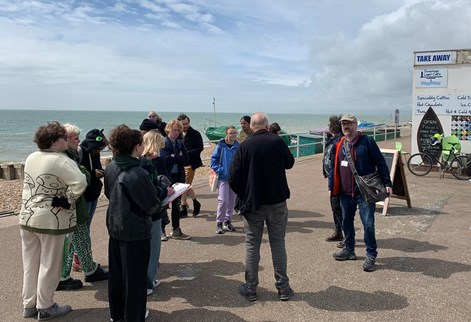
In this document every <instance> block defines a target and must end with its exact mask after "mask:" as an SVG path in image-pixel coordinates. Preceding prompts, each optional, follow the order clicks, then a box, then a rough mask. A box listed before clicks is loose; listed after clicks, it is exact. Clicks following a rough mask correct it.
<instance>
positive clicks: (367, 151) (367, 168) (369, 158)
mask: <svg viewBox="0 0 471 322" xmlns="http://www.w3.org/2000/svg"><path fill="white" fill-rule="evenodd" d="M358 135H359V137H358V140H356V142H355V144H354V145H353V146H352V147H351V149H350V153H351V155H352V159H353V161H354V162H355V168H356V169H357V172H358V175H360V176H363V175H367V174H371V173H374V172H375V171H376V170H378V172H379V174H380V176H381V178H382V179H383V181H384V184H385V185H386V187H392V182H391V178H390V176H389V168H388V165H387V164H386V161H385V160H384V157H383V154H382V153H381V151H380V149H379V147H378V145H377V144H376V141H375V140H374V139H373V138H371V137H369V136H366V135H363V134H362V133H361V132H358ZM344 140H345V137H342V138H341V139H340V140H339V141H338V142H337V143H335V144H336V145H335V153H333V154H332V155H333V160H332V161H333V164H334V166H333V167H332V168H331V174H330V176H329V190H330V191H331V194H332V196H337V195H340V194H341V193H342V191H341V190H342V189H341V182H340V161H341V160H339V157H338V155H339V150H340V149H341V148H342V145H343V144H344V143H343V142H344ZM352 184H353V185H354V192H355V195H359V194H360V191H359V190H358V187H357V185H356V182H355V180H353V183H352Z"/></svg>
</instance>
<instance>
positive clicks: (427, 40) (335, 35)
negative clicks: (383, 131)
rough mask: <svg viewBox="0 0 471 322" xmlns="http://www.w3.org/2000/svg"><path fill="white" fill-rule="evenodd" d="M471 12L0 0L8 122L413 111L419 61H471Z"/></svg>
mask: <svg viewBox="0 0 471 322" xmlns="http://www.w3.org/2000/svg"><path fill="white" fill-rule="evenodd" d="M470 2H471V1H470V0H448V1H447V0H423V1H420V0H406V1H403V2H400V1H396V0H382V1H380V0H361V1H360V0H352V1H348V2H345V1H340V0H331V1H328V0H323V1H309V0H293V1H281V0H278V1H277V0H260V1H247V0H241V1H229V0H220V1H209V0H194V1H191V2H190V1H177V0H165V1H164V0H138V1H132V0H121V1H115V2H112V3H108V2H96V1H58V2H56V1H39V0H36V1H33V0H29V1H26V0H18V1H15V2H12V1H7V0H0V39H2V41H1V42H0V84H1V86H0V96H1V97H2V101H1V102H0V108H51V107H52V108H54V107H55V108H77V109H84V108H87V107H89V108H94V109H96V108H108V107H113V108H114V109H116V108H119V109H135V108H136V107H138V108H142V109H148V108H150V107H151V106H152V107H155V105H154V104H155V102H156V101H159V102H160V103H161V104H162V105H161V106H159V107H158V108H161V109H162V110H166V109H168V110H170V109H172V108H179V109H181V106H185V107H188V109H189V111H205V110H207V109H208V108H210V105H209V103H208V102H210V101H211V99H212V97H213V96H216V97H217V98H218V101H219V102H224V103H223V104H219V106H220V107H219V108H220V109H221V110H222V111H232V110H240V106H244V107H245V108H246V109H247V110H248V111H250V110H251V109H257V110H260V109H261V108H266V110H267V111H268V112H287V111H290V112H293V111H294V112H317V113H322V112H324V113H329V112H331V111H345V110H346V109H349V110H352V111H361V112H368V111H371V112H384V113H390V112H391V111H392V110H393V109H394V108H396V107H399V108H402V109H408V108H410V104H411V91H412V84H411V77H412V76H411V71H412V56H413V51H417V50H433V49H455V48H467V47H469V43H470V40H471V39H470V38H471V36H470V35H469V32H468V26H467V21H468V20H469V18H470V15H471V12H470V10H471V9H469V8H471V6H470ZM18 93H27V94H28V95H24V94H18ZM157 98H158V99H157ZM32 104H34V105H32Z"/></svg>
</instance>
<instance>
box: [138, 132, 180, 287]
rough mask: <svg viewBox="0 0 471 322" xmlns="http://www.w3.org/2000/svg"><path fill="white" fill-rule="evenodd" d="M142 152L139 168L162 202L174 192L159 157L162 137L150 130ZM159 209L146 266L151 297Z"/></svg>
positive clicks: (163, 212) (155, 282) (161, 212)
mask: <svg viewBox="0 0 471 322" xmlns="http://www.w3.org/2000/svg"><path fill="white" fill-rule="evenodd" d="M143 144H144V151H143V152H142V157H141V158H140V160H141V166H142V167H143V168H144V169H145V170H146V171H147V172H149V175H150V178H151V180H152V184H153V185H154V187H155V189H156V190H157V192H158V194H159V199H160V200H164V199H165V198H166V197H167V196H170V195H172V194H173V193H174V192H175V190H174V189H173V188H172V187H171V182H170V179H168V173H167V166H166V164H165V161H164V160H163V159H162V158H161V157H160V150H161V149H162V148H163V147H164V137H163V136H162V135H161V134H160V133H159V132H158V131H156V130H151V131H149V132H147V133H146V134H144V143H143ZM163 206H164V205H163V204H162V207H159V208H158V209H157V210H156V211H155V212H154V213H153V214H152V234H151V235H152V237H151V240H150V259H149V265H148V266H147V295H151V294H152V293H153V292H154V290H155V288H156V287H157V286H158V285H159V284H160V281H159V280H158V279H155V277H156V276H157V268H158V266H159V258H160V246H161V239H160V237H161V236H160V235H161V231H162V218H163V216H164V215H166V212H167V209H166V208H165V207H163ZM166 217H167V218H166V219H167V221H168V216H166Z"/></svg>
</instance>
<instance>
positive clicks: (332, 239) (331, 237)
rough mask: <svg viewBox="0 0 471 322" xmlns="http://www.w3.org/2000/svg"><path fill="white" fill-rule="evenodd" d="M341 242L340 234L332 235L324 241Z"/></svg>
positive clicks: (341, 236)
mask: <svg viewBox="0 0 471 322" xmlns="http://www.w3.org/2000/svg"><path fill="white" fill-rule="evenodd" d="M342 240H343V235H342V233H337V232H335V233H333V234H332V235H331V236H329V237H327V238H326V239H325V241H328V242H335V241H342Z"/></svg>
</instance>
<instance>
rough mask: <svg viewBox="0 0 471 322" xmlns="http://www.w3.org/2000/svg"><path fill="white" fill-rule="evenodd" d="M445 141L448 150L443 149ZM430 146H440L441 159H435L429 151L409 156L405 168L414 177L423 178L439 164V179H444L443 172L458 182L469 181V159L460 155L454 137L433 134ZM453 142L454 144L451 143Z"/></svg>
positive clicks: (470, 160) (470, 172)
mask: <svg viewBox="0 0 471 322" xmlns="http://www.w3.org/2000/svg"><path fill="white" fill-rule="evenodd" d="M444 139H445V140H446V143H447V145H448V146H449V149H447V148H444V147H443V143H442V141H443V140H444ZM432 140H433V141H434V142H432V145H436V144H438V143H440V144H442V154H441V158H440V159H439V158H437V157H436V156H435V155H434V154H433V153H430V149H429V150H425V151H424V152H419V153H415V154H413V155H411V157H410V158H409V160H408V161H407V168H408V169H409V171H410V172H411V173H412V174H414V175H416V176H425V175H427V174H428V173H429V172H430V171H432V168H433V166H434V165H435V164H437V163H438V164H440V168H441V173H440V178H443V177H444V175H445V174H444V173H445V171H450V172H451V174H452V175H453V176H454V177H455V178H456V179H459V180H469V179H470V178H471V158H470V157H468V156H466V155H463V154H460V150H461V147H460V143H459V141H458V139H457V138H456V137H445V138H444V137H443V134H435V135H434V136H433V137H432ZM453 141H454V142H453Z"/></svg>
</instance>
